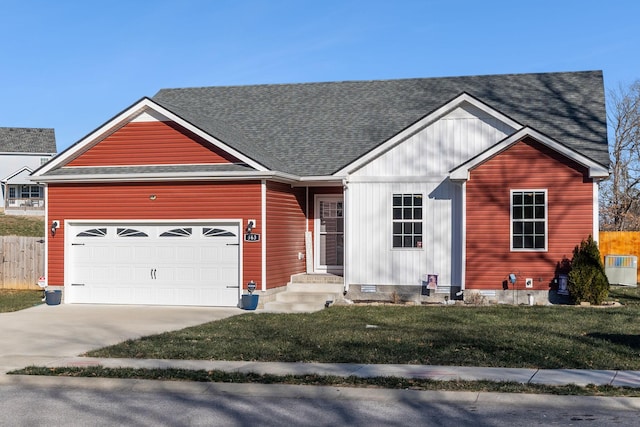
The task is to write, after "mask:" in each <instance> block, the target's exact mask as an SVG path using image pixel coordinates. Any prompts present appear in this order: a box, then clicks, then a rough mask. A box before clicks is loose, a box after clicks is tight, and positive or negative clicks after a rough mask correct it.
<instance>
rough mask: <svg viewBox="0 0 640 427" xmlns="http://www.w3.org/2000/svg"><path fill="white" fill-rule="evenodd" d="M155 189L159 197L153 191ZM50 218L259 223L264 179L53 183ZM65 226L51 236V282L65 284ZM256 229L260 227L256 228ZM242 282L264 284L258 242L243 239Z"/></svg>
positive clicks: (49, 202)
mask: <svg viewBox="0 0 640 427" xmlns="http://www.w3.org/2000/svg"><path fill="white" fill-rule="evenodd" d="M151 195H155V200H151V199H150V196H151ZM48 206H49V212H48V218H49V221H53V220H59V221H60V222H61V224H62V225H64V221H65V220H69V219H71V220H80V219H86V220H105V221H108V220H172V219H176V220H180V219H203V220H217V219H242V224H241V228H242V227H243V226H244V225H246V222H247V220H248V219H256V220H257V222H258V224H260V223H261V221H262V219H261V185H260V182H256V181H253V182H242V183H211V182H190V183H189V182H185V183H130V184H50V185H49V193H48ZM64 232H65V230H64V226H63V227H61V228H60V229H59V230H58V231H57V233H56V235H55V237H51V236H49V237H48V239H49V242H48V243H49V269H48V270H49V271H48V277H49V284H50V285H63V284H64ZM255 232H257V233H260V229H259V228H257V229H256V230H255ZM242 247H243V259H242V261H243V274H244V277H243V278H242V284H243V286H244V285H246V283H247V282H248V281H249V280H254V281H255V282H256V283H257V284H258V286H260V285H261V283H260V282H261V277H262V276H261V275H262V268H261V265H262V260H261V256H262V251H261V245H260V244H247V243H244V244H243V245H242Z"/></svg>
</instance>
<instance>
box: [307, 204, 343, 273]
mask: <svg viewBox="0 0 640 427" xmlns="http://www.w3.org/2000/svg"><path fill="white" fill-rule="evenodd" d="M322 201H330V202H332V201H335V202H342V225H343V231H342V236H343V249H342V250H343V253H342V264H343V265H322V264H320V228H321V227H320V225H321V223H320V202H322ZM313 221H314V226H313V230H314V232H313V241H314V244H313V252H314V256H313V265H314V271H315V272H316V273H336V274H343V272H344V255H345V253H344V249H345V248H344V234H345V231H344V196H343V195H342V194H316V195H315V197H314V220H313Z"/></svg>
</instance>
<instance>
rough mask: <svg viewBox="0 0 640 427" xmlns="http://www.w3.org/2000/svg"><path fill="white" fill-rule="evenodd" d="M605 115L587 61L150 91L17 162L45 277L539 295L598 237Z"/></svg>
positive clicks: (193, 296) (118, 295) (113, 283)
mask: <svg viewBox="0 0 640 427" xmlns="http://www.w3.org/2000/svg"><path fill="white" fill-rule="evenodd" d="M605 117H606V115H605V106H604V88H603V79H602V73H601V72H599V71H591V72H572V73H548V74H521V75H490V76H473V77H453V78H429V79H404V80H388V81H355V82H335V83H309V84H283V85H257V86H239V87H203V88H188V89H164V90H161V91H159V92H158V93H157V94H156V95H155V96H154V97H153V98H151V99H149V98H143V99H141V100H140V101H138V102H136V103H135V104H133V105H131V106H130V107H128V108H127V109H125V110H124V111H123V112H121V113H119V114H118V115H116V116H115V117H113V118H112V119H111V120H109V121H108V122H106V123H105V124H103V125H102V126H100V127H99V128H98V129H97V130H95V131H94V132H93V133H91V134H90V135H88V136H87V137H85V138H84V139H82V140H80V141H79V142H77V143H76V144H75V145H73V146H71V147H70V148H69V149H67V150H65V151H64V152H62V153H61V154H59V155H58V156H57V157H56V158H55V159H54V160H52V161H51V162H49V163H47V164H46V165H44V166H42V167H41V168H39V169H38V170H36V171H35V172H34V173H33V176H32V179H33V180H35V181H36V182H40V183H45V184H46V186H47V187H48V200H47V204H48V210H47V215H48V216H47V223H48V224H49V226H52V228H53V230H52V233H51V235H50V236H49V238H48V241H47V246H46V247H47V269H48V274H47V279H48V284H49V285H50V286H64V292H65V301H66V302H72V303H74V302H76V303H83V302H85V303H117V304H182V305H222V306H235V305H237V304H238V300H239V296H240V293H241V292H242V289H243V288H245V287H246V284H247V283H248V282H250V281H254V282H255V283H256V284H257V289H258V291H260V295H262V296H263V297H264V298H266V299H267V300H268V299H269V298H271V297H273V294H274V293H276V292H278V291H281V290H283V289H284V287H285V285H287V283H288V282H289V281H290V280H291V276H292V275H298V274H303V273H332V274H335V275H339V276H343V277H344V288H345V291H346V297H347V298H351V299H367V300H371V299H384V298H387V299H388V298H389V297H390V296H391V295H394V291H395V292H396V294H395V295H400V294H402V295H413V297H412V298H414V299H415V300H417V301H422V302H424V301H436V300H441V301H443V300H444V299H445V298H448V299H456V298H462V296H463V295H464V298H465V299H469V298H476V297H477V295H481V296H484V297H489V298H495V299H496V300H503V301H507V302H526V301H527V297H528V294H532V296H534V297H535V298H536V302H538V303H539V302H544V301H547V298H548V294H549V293H550V292H553V290H554V288H555V286H556V279H557V276H558V273H559V271H558V266H559V265H560V263H561V261H562V260H563V258H565V257H566V258H571V256H572V250H573V248H574V246H575V245H577V244H579V243H580V241H581V240H582V239H584V238H587V236H588V235H589V234H592V235H594V236H595V238H596V239H597V236H598V182H599V181H600V180H601V179H604V178H606V177H607V176H608V161H609V157H608V151H607V130H606V118H605ZM511 274H513V275H514V277H515V278H516V282H515V284H514V283H512V282H510V281H509V277H510V275H511ZM427 275H431V276H432V277H431V279H432V280H431V284H429V285H427V283H426V280H427V279H426V276H427ZM436 283H437V284H436ZM423 285H424V286H423ZM310 286H313V285H310ZM430 288H431V289H430ZM520 290H522V291H525V290H526V292H519V291H520ZM427 293H428V294H429V295H426V294H427Z"/></svg>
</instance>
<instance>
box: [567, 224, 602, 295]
mask: <svg viewBox="0 0 640 427" xmlns="http://www.w3.org/2000/svg"><path fill="white" fill-rule="evenodd" d="M568 286H569V295H570V296H571V299H572V301H573V302H574V303H576V304H579V303H581V302H589V303H591V304H595V305H598V304H602V302H603V301H604V300H605V299H606V298H607V296H608V295H609V280H607V276H606V274H605V272H604V266H603V265H602V259H601V258H600V250H599V249H598V245H597V244H596V242H595V241H594V240H593V238H592V237H591V236H589V238H587V240H583V241H582V242H581V243H580V246H576V247H575V249H574V250H573V259H572V260H571V271H570V272H569V283H568Z"/></svg>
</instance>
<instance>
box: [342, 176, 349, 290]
mask: <svg viewBox="0 0 640 427" xmlns="http://www.w3.org/2000/svg"><path fill="white" fill-rule="evenodd" d="M348 189H349V181H347V178H343V179H342V218H343V221H344V230H343V232H342V239H343V245H344V254H343V257H344V259H343V260H342V280H343V281H344V284H343V287H344V293H345V294H346V293H347V292H348V291H349V260H350V259H351V247H350V246H349V242H350V240H351V239H349V229H350V227H349V222H350V221H349V215H348V211H349V209H348V207H349V202H348V199H349V192H348V191H347V190H348Z"/></svg>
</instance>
